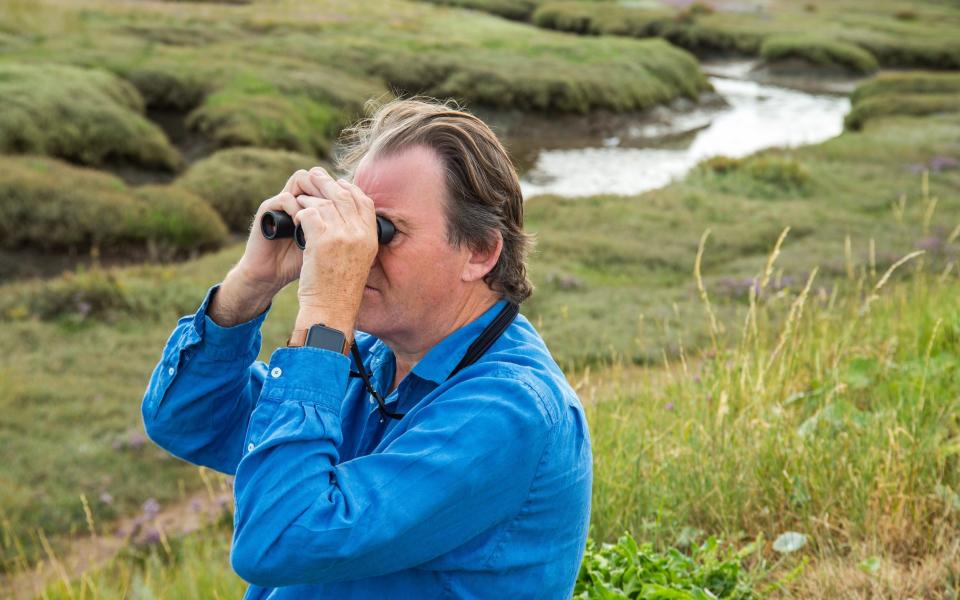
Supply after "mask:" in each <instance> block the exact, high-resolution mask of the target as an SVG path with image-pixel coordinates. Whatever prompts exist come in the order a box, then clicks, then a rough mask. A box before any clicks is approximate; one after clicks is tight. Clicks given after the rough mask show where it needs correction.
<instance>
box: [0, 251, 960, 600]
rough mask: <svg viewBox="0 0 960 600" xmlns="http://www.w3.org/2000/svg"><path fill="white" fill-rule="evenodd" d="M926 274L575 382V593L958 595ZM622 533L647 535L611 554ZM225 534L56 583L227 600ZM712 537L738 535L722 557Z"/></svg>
mask: <svg viewBox="0 0 960 600" xmlns="http://www.w3.org/2000/svg"><path fill="white" fill-rule="evenodd" d="M779 249H780V248H777V249H776V250H779ZM776 250H773V252H772V253H771V259H770V262H769V267H768V269H767V272H768V273H769V272H773V271H775V269H776V265H777V259H776V255H777V251H776ZM708 252H709V246H708ZM930 266H931V263H930V262H929V261H926V260H925V259H924V258H916V257H915V258H914V259H913V261H912V262H907V263H905V264H902V265H900V266H899V272H900V274H901V275H902V274H911V275H912V277H910V278H909V279H906V280H899V281H898V280H894V279H890V278H889V277H888V274H887V273H877V274H872V273H870V272H869V270H866V269H864V270H858V271H857V272H856V274H855V276H854V278H852V279H849V280H844V281H843V282H841V283H839V284H838V286H837V288H836V289H835V290H834V291H833V292H831V293H829V294H823V293H814V292H812V291H811V290H815V289H816V286H815V285H804V286H803V288H802V289H796V290H792V291H786V292H783V293H776V294H767V293H766V292H767V291H769V288H768V287H767V286H772V285H773V281H774V280H773V279H772V278H771V279H769V280H768V281H767V282H766V283H765V284H761V285H759V286H758V287H759V291H758V294H757V295H755V296H753V298H754V300H753V301H752V302H751V303H750V309H749V311H748V312H747V314H746V315H745V318H744V319H742V320H740V321H739V322H738V321H736V320H729V321H721V324H722V325H725V326H726V327H728V328H730V329H735V330H736V332H737V333H736V334H735V335H732V336H718V337H717V342H716V345H708V346H707V347H706V348H703V349H701V350H699V351H695V350H690V352H689V353H687V354H685V355H684V356H682V357H679V358H678V359H676V360H671V361H670V362H669V363H667V364H666V366H665V367H663V368H657V369H648V370H644V371H637V370H636V369H633V368H629V367H627V366H624V365H617V366H613V367H612V368H608V369H603V370H599V371H593V372H591V371H590V370H587V371H585V372H580V373H576V374H571V375H572V376H573V380H574V383H575V384H576V386H577V389H578V393H579V394H580V396H581V398H582V400H583V402H584V405H585V408H586V411H587V418H588V422H589V424H590V433H591V439H592V441H593V451H594V457H595V461H594V490H593V500H592V514H591V516H592V518H591V539H592V540H594V541H591V542H590V544H589V551H588V553H587V556H586V559H585V562H584V564H583V566H582V570H581V573H580V577H579V579H578V584H577V596H576V597H577V598H606V597H613V596H609V595H604V592H603V590H604V589H606V590H607V594H609V593H610V590H613V589H616V590H623V591H624V592H626V593H633V594H636V593H639V591H640V590H643V591H644V593H646V594H652V595H650V596H644V595H640V596H636V595H630V596H627V597H676V598H690V599H697V598H706V597H710V596H705V595H704V594H705V592H703V591H702V590H704V589H709V590H711V593H713V594H715V596H716V597H720V598H752V597H756V596H759V595H766V594H767V593H771V592H774V591H777V590H779V591H780V592H781V593H783V594H784V595H785V597H811V598H823V597H841V596H844V595H846V594H853V595H855V596H859V595H861V594H862V595H868V594H869V595H872V596H883V597H889V596H904V595H911V596H914V597H951V595H950V594H952V593H955V592H956V589H957V586H956V582H957V581H958V577H960V572H958V571H957V569H956V560H957V558H960V554H958V552H957V548H956V545H955V540H956V539H957V536H958V535H960V462H958V461H960V452H958V449H960V446H958V445H957V441H958V440H960V420H958V418H957V416H958V414H960V353H958V342H960V305H958V304H957V302H956V298H957V297H958V296H960V279H958V276H957V275H958V274H957V271H956V269H955V268H954V269H953V270H951V271H948V272H945V273H940V272H931V271H930V269H929V267H930ZM954 267H956V265H954ZM898 279H903V278H898ZM810 281H811V283H813V284H815V283H816V279H815V274H812V275H811V277H810ZM699 308H700V310H701V311H703V312H706V313H708V314H709V311H710V310H711V309H710V308H709V306H707V305H701V306H700V307H699ZM100 510H101V509H100V508H99V507H97V509H96V511H97V513H98V515H99V511H100ZM80 518H82V517H80ZM14 522H15V521H14ZM225 522H228V520H227V519H225ZM8 527H9V525H8ZM624 530H627V531H629V532H632V533H633V537H635V538H636V539H640V540H643V542H644V544H643V545H639V546H638V545H637V544H636V543H635V542H633V540H632V539H629V538H621V539H620V542H619V544H618V546H617V547H616V548H610V547H604V548H602V549H601V548H598V544H597V542H596V541H597V540H600V541H606V540H609V541H613V540H615V539H617V538H618V537H621V536H622V534H623V531H624ZM790 532H795V533H797V534H799V535H800V536H802V538H803V539H804V540H805V542H806V543H805V544H804V545H803V546H802V547H800V548H799V549H798V550H794V551H792V553H791V554H778V552H782V551H783V550H782V549H780V550H778V548H780V546H779V544H778V543H777V542H776V540H778V538H780V536H781V535H782V534H787V533H790ZM228 535H229V529H228V528H225V527H224V528H216V529H211V530H207V531H205V532H201V533H199V534H195V535H191V536H188V537H187V538H184V539H181V540H178V541H174V543H172V544H171V543H169V542H167V541H164V540H162V539H161V540H158V541H156V542H155V545H154V547H153V549H152V550H151V551H145V550H143V549H136V550H135V551H134V552H133V558H131V557H130V556H129V555H127V556H121V557H120V558H118V559H116V560H114V561H112V562H111V564H110V565H108V566H107V567H106V568H104V569H101V570H98V571H95V572H94V573H91V574H88V575H87V576H86V577H85V578H84V579H83V580H81V581H76V582H74V583H73V584H72V588H71V589H72V592H67V591H66V588H65V587H64V586H63V585H62V584H61V583H57V584H54V585H53V586H52V587H51V588H50V589H49V590H48V594H49V595H50V597H53V598H65V597H79V598H84V597H98V598H99V597H106V598H110V597H122V590H124V589H127V588H128V587H129V586H130V585H135V586H137V587H139V588H142V589H145V590H149V591H150V592H151V593H152V594H153V595H155V596H158V597H188V598H203V597H212V595H213V590H218V593H222V590H229V589H233V588H232V586H236V585H237V584H238V583H239V580H238V579H237V577H236V576H235V575H234V574H232V573H231V572H230V571H229V569H228V568H227V565H229V560H228V551H229V546H228V543H227V541H226V540H227V538H228ZM714 536H720V537H722V538H723V539H724V540H726V541H727V544H725V545H723V546H722V551H721V547H720V546H718V545H717V544H716V542H715V541H714V540H712V539H711V538H712V537H714ZM771 542H773V543H771ZM676 548H681V549H683V550H684V553H681V552H679V551H678V550H676ZM838 560H839V561H842V563H843V564H845V565H847V571H846V572H845V573H844V579H839V578H838V577H836V574H835V573H834V576H833V577H832V578H829V579H826V580H824V579H825V578H824V576H823V575H822V574H821V573H822V571H821V569H824V568H829V567H830V565H832V564H833V563H834V562H835V561H838ZM918 563H923V564H924V567H923V569H918V570H917V571H916V572H913V574H912V575H910V576H908V577H904V578H903V579H899V578H898V573H899V572H900V570H901V569H906V568H908V565H915V564H918ZM821 565H824V566H823V567H821ZM83 590H86V591H87V593H92V594H93V595H91V596H87V595H85V594H84V593H83ZM91 590H96V592H95V593H93V592H91ZM630 590H633V591H632V592H630ZM667 590H671V592H668V591H667ZM697 590H700V591H699V592H698V591H697ZM70 593H73V596H70ZM668 593H673V594H675V595H672V596H667V595H657V594H668ZM698 594H699V595H698Z"/></svg>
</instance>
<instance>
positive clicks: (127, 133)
mask: <svg viewBox="0 0 960 600" xmlns="http://www.w3.org/2000/svg"><path fill="white" fill-rule="evenodd" d="M0 98H3V101H4V108H3V111H2V112H0V152H5V153H17V154H46V155H49V156H55V157H59V158H64V159H67V160H70V161H73V162H78V163H81V164H85V165H93V166H96V165H101V164H103V163H104V162H107V161H108V160H122V161H130V162H133V163H137V164H140V165H144V166H147V167H154V168H159V169H164V170H168V171H174V170H177V169H179V168H180V166H181V164H182V159H181V158H180V155H179V154H178V153H177V151H176V150H175V149H174V148H173V147H172V146H171V145H170V143H169V142H168V141H167V138H166V136H165V135H164V133H163V131H161V130H160V128H159V127H157V126H156V125H154V124H152V123H150V122H149V121H148V120H146V119H145V118H144V117H143V115H142V112H143V99H142V98H141V97H140V95H139V93H138V92H137V90H136V89H135V88H134V87H133V86H132V85H130V84H129V83H127V82H125V81H123V80H121V79H119V78H117V77H116V76H114V75H111V74H110V73H107V72H106V71H101V70H96V69H81V68H77V67H69V66H64V65H53V64H40V65H25V64H3V63H0Z"/></svg>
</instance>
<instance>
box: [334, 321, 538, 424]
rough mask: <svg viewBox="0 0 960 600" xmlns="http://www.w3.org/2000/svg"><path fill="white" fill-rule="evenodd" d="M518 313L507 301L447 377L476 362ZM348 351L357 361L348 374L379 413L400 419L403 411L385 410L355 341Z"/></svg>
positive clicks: (382, 400)
mask: <svg viewBox="0 0 960 600" xmlns="http://www.w3.org/2000/svg"><path fill="white" fill-rule="evenodd" d="M518 314H520V306H519V305H518V304H515V303H513V302H507V305H506V306H504V307H503V308H502V309H501V310H500V313H499V314H498V315H497V316H496V317H495V318H494V319H493V321H491V322H490V324H489V325H487V326H486V327H485V328H484V330H483V331H482V332H481V333H480V335H479V336H477V339H475V340H474V341H473V343H472V344H470V347H469V348H467V354H466V355H465V356H464V357H463V360H461V361H460V362H459V364H457V366H456V367H455V368H454V369H453V371H452V372H451V373H450V376H449V377H453V376H454V375H456V374H457V373H459V372H460V371H462V370H463V369H465V368H466V367H469V366H470V365H472V364H473V363H475V362H477V360H479V359H480V357H481V356H483V353H484V352H486V351H487V350H489V349H490V346H492V345H493V343H494V342H495V341H497V338H499V337H500V335H501V334H503V332H504V331H506V329H507V327H509V326H510V323H512V322H513V320H514V319H515V318H516V317H517V315H518ZM350 353H351V354H352V355H353V360H354V362H355V363H357V369H358V370H357V371H350V376H351V377H359V378H361V379H362V380H363V385H364V387H366V388H367V392H369V393H370V395H372V396H373V397H374V398H376V400H377V406H378V408H379V410H380V414H381V415H383V416H384V417H389V418H391V419H402V418H403V415H404V414H405V413H395V412H390V411H389V410H387V407H386V403H385V402H384V399H383V396H381V395H380V393H379V392H377V390H376V388H374V387H373V384H371V383H370V374H369V373H367V370H366V368H364V366H363V358H362V357H361V356H360V349H359V348H357V343H356V341H354V342H353V344H351V346H350ZM449 377H448V379H449Z"/></svg>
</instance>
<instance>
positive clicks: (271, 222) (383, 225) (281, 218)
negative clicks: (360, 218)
mask: <svg viewBox="0 0 960 600" xmlns="http://www.w3.org/2000/svg"><path fill="white" fill-rule="evenodd" d="M260 232H261V233H262V234H263V237H265V238H267V239H268V240H278V239H283V238H291V237H292V238H294V241H295V242H296V243H297V247H298V248H300V249H301V250H303V249H305V248H306V247H307V238H306V237H305V236H304V234H303V228H302V227H300V226H299V225H297V226H294V224H293V217H291V216H290V215H288V214H287V213H286V212H284V211H282V210H271V211H268V212H265V213H263V217H261V218H260ZM396 232H397V230H396V228H394V226H393V223H391V222H390V221H388V220H387V219H385V218H383V217H381V216H380V215H377V242H378V243H380V244H389V243H390V240H392V239H393V235H394V234H395V233H396Z"/></svg>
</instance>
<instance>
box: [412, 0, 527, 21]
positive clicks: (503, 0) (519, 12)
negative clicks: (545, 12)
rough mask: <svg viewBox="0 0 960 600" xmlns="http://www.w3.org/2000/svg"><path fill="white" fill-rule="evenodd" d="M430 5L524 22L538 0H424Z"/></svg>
mask: <svg viewBox="0 0 960 600" xmlns="http://www.w3.org/2000/svg"><path fill="white" fill-rule="evenodd" d="M426 1H427V2H430V3H432V4H440V5H444V6H456V7H458V8H471V9H475V10H482V11H484V12H488V13H490V14H494V15H497V16H500V17H504V18H506V19H513V20H515V21H525V20H527V18H529V17H530V14H531V13H532V12H533V10H534V9H535V8H536V7H537V2H538V0H426Z"/></svg>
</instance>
